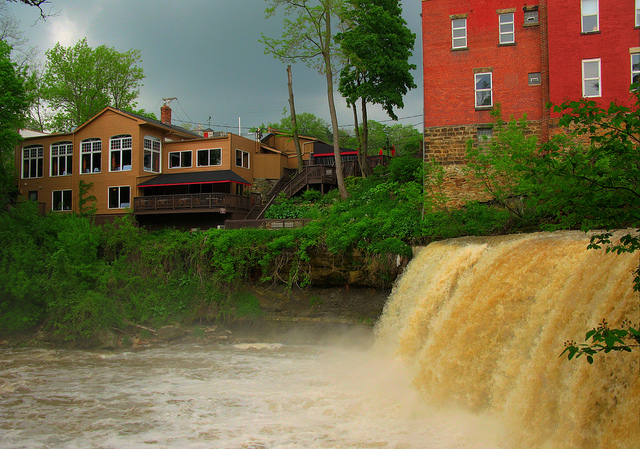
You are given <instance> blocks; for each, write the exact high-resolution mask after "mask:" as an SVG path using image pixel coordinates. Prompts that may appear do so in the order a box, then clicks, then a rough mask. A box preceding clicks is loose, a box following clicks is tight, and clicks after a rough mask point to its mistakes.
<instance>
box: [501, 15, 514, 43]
mask: <svg viewBox="0 0 640 449" xmlns="http://www.w3.org/2000/svg"><path fill="white" fill-rule="evenodd" d="M499 22H500V23H499V27H500V43H501V44H513V43H515V41H516V35H515V25H514V18H513V13H512V12H508V13H505V14H500V15H499Z"/></svg>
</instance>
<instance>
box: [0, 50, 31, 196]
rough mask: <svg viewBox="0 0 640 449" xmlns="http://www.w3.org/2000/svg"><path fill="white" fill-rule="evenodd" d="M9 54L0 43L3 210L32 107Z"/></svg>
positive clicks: (0, 187)
mask: <svg viewBox="0 0 640 449" xmlns="http://www.w3.org/2000/svg"><path fill="white" fill-rule="evenodd" d="M10 53H11V47H9V46H8V45H7V44H6V43H5V42H4V41H2V40H0V208H4V205H5V204H6V202H7V200H8V196H9V194H10V193H13V191H14V190H15V182H14V171H15V166H14V151H15V146H16V145H17V144H18V142H20V135H19V134H18V129H19V128H21V127H22V125H23V123H24V121H25V116H26V113H27V108H28V105H29V102H28V98H27V94H26V88H25V78H26V75H25V73H24V71H22V70H20V69H18V68H17V67H16V64H15V63H13V62H11V59H10Z"/></svg>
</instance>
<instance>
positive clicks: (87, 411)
mask: <svg viewBox="0 0 640 449" xmlns="http://www.w3.org/2000/svg"><path fill="white" fill-rule="evenodd" d="M0 379H2V380H1V381H0V382H1V383H0V447H3V448H225V449H234V448H237V449H240V448H243V449H262V448H301V449H302V448H307V449H311V448H394V449H410V448H411V449H416V448H429V449H445V448H446V449H453V448H460V449H462V448H465V449H467V448H495V447H499V446H498V445H497V440H496V438H495V436H496V434H495V433H493V434H489V433H488V432H487V431H486V429H487V425H490V426H495V423H493V422H491V423H490V422H489V421H488V420H487V419H486V418H479V417H477V416H474V415H472V414H468V413H464V412H460V411H454V410H443V409H439V410H436V409H433V408H429V407H426V406H425V405H424V403H423V401H421V400H420V398H419V397H418V396H417V394H416V391H415V390H414V389H413V388H412V387H411V386H410V380H409V377H408V376H407V375H406V372H405V371H404V368H403V364H402V363H400V361H396V362H393V361H391V360H388V359H381V358H376V357H375V356H374V355H373V353H372V350H371V348H368V347H360V346H350V347H340V346H325V345H290V344H279V343H251V344H229V345H210V346H197V345H173V346H167V347H156V348H151V349H147V350H143V351H139V352H135V353H134V352H126V351H125V352H90V351H76V350H72V351H69V350H48V349H13V350H3V351H2V352H0ZM496 429H497V427H496Z"/></svg>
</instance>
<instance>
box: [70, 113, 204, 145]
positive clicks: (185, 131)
mask: <svg viewBox="0 0 640 449" xmlns="http://www.w3.org/2000/svg"><path fill="white" fill-rule="evenodd" d="M105 111H114V112H116V113H118V114H121V115H126V116H129V117H131V118H134V119H136V120H141V121H143V122H146V123H148V124H150V125H153V126H157V127H159V128H164V129H167V130H170V131H173V132H176V133H180V134H183V135H187V136H188V137H193V138H202V136H201V135H200V134H198V133H195V132H193V131H189V130H188V129H186V128H182V127H181V126H175V125H167V124H165V123H162V122H161V121H160V120H156V119H153V118H150V117H145V116H144V115H140V114H136V113H133V112H129V111H123V110H122V109H118V108H114V107H111V106H107V107H106V108H104V109H103V110H101V111H100V112H98V113H97V114H96V115H94V116H93V117H91V118H90V119H89V120H87V121H86V122H84V123H83V124H81V125H80V126H78V127H77V128H76V129H75V130H74V131H73V132H76V131H78V130H80V129H82V128H84V127H85V126H87V125H88V124H89V123H91V122H92V121H94V120H95V119H96V118H98V117H99V116H101V115H102V114H104V113H105Z"/></svg>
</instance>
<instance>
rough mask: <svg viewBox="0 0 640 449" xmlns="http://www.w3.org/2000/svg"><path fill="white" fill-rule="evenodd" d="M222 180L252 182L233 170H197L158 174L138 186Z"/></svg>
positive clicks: (206, 182)
mask: <svg viewBox="0 0 640 449" xmlns="http://www.w3.org/2000/svg"><path fill="white" fill-rule="evenodd" d="M221 182H235V183H237V184H244V185H247V186H250V185H251V183H250V182H248V181H246V180H245V179H243V178H242V177H241V176H240V175H238V174H237V173H235V172H233V171H231V170H214V171H196V172H183V173H169V174H164V175H158V176H156V177H154V178H151V179H149V180H147V181H145V182H143V183H140V184H138V187H157V186H179V185H189V184H216V183H221Z"/></svg>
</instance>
